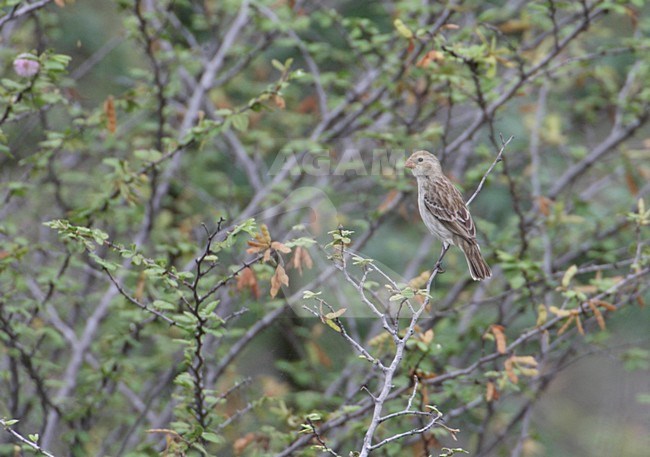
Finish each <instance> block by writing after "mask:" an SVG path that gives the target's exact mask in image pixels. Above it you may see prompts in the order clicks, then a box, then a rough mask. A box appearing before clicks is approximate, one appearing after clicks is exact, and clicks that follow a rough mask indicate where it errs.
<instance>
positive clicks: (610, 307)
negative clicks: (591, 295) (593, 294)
mask: <svg viewBox="0 0 650 457" xmlns="http://www.w3.org/2000/svg"><path fill="white" fill-rule="evenodd" d="M591 301H592V302H594V304H595V305H598V306H600V307H601V308H605V309H606V310H607V311H616V309H617V308H616V306H615V305H612V304H611V303H609V302H606V301H603V300H597V299H593V300H591Z"/></svg>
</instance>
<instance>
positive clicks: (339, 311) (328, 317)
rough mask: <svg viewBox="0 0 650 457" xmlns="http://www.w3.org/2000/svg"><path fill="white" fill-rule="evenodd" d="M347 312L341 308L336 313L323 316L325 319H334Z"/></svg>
mask: <svg viewBox="0 0 650 457" xmlns="http://www.w3.org/2000/svg"><path fill="white" fill-rule="evenodd" d="M346 311H347V308H341V309H339V310H338V311H333V312H331V313H327V314H325V316H324V317H325V319H336V318H338V317H341V316H342V315H343V313H344V312H346Z"/></svg>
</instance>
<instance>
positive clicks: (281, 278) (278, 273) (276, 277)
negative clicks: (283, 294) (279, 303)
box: [271, 265, 289, 298]
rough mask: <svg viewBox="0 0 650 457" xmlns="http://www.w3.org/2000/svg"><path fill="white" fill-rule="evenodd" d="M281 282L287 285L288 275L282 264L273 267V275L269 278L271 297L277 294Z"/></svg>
mask: <svg viewBox="0 0 650 457" xmlns="http://www.w3.org/2000/svg"><path fill="white" fill-rule="evenodd" d="M282 284H284V285H285V286H288V285H289V276H287V273H286V272H285V271H284V267H283V266H282V265H278V266H277V268H276V269H275V273H273V277H272V278H271V297H272V298H275V296H276V295H277V294H278V291H279V290H280V287H282Z"/></svg>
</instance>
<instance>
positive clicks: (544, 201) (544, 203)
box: [537, 196, 553, 217]
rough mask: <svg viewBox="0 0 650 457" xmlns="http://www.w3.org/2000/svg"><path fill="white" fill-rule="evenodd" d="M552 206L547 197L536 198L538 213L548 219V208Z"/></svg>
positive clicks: (551, 201)
mask: <svg viewBox="0 0 650 457" xmlns="http://www.w3.org/2000/svg"><path fill="white" fill-rule="evenodd" d="M552 204H553V200H551V199H550V198H547V197H543V196H539V197H537V206H538V207H539V212H540V213H542V214H543V215H544V216H546V217H548V215H549V214H550V212H551V211H550V208H551V205H552Z"/></svg>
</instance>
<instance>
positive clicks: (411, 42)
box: [406, 39, 415, 54]
mask: <svg viewBox="0 0 650 457" xmlns="http://www.w3.org/2000/svg"><path fill="white" fill-rule="evenodd" d="M414 49H415V43H413V39H410V40H409V45H408V48H406V50H407V51H408V53H409V54H410V53H412V52H413V50H414Z"/></svg>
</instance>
